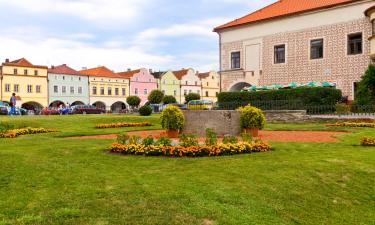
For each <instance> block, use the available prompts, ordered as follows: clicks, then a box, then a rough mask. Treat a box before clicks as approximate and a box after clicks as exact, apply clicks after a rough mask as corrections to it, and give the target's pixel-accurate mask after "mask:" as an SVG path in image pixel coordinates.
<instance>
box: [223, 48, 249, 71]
mask: <svg viewBox="0 0 375 225" xmlns="http://www.w3.org/2000/svg"><path fill="white" fill-rule="evenodd" d="M237 51H239V52H241V68H243V66H244V61H243V59H244V55H243V54H244V51H243V42H242V41H238V42H231V43H226V44H222V45H221V64H222V68H221V69H222V70H224V71H225V70H230V69H231V53H232V52H237Z"/></svg>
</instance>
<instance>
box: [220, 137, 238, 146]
mask: <svg viewBox="0 0 375 225" xmlns="http://www.w3.org/2000/svg"><path fill="white" fill-rule="evenodd" d="M237 143H238V138H237V137H235V136H232V135H225V136H224V138H223V144H237Z"/></svg>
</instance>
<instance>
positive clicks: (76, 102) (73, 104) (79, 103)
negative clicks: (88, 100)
mask: <svg viewBox="0 0 375 225" xmlns="http://www.w3.org/2000/svg"><path fill="white" fill-rule="evenodd" d="M84 104H85V103H83V102H81V101H75V102H73V103H72V106H76V105H84Z"/></svg>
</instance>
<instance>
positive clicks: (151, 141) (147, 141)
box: [142, 136, 155, 146]
mask: <svg viewBox="0 0 375 225" xmlns="http://www.w3.org/2000/svg"><path fill="white" fill-rule="evenodd" d="M142 144H143V145H144V146H150V145H154V144H155V141H154V138H153V137H152V136H148V137H147V138H145V139H143V141H142Z"/></svg>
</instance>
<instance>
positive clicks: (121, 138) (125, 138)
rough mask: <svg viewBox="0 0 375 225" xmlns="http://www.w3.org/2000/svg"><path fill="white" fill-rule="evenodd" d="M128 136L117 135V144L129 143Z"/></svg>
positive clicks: (124, 134)
mask: <svg viewBox="0 0 375 225" xmlns="http://www.w3.org/2000/svg"><path fill="white" fill-rule="evenodd" d="M129 138H130V136H129V135H127V134H126V133H123V134H119V135H117V142H118V143H120V144H123V145H126V144H128V143H129Z"/></svg>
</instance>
